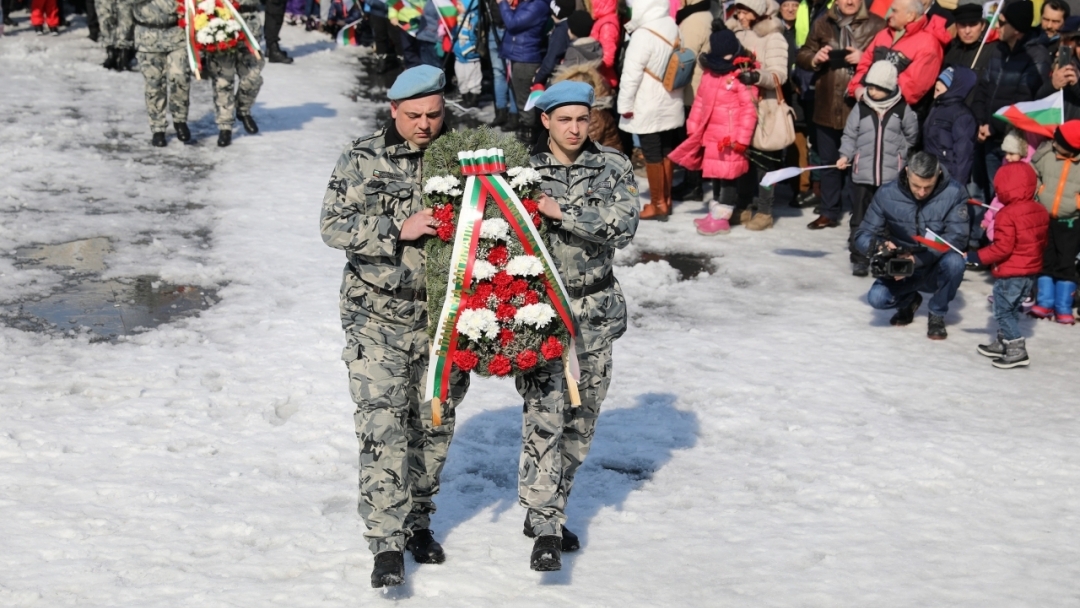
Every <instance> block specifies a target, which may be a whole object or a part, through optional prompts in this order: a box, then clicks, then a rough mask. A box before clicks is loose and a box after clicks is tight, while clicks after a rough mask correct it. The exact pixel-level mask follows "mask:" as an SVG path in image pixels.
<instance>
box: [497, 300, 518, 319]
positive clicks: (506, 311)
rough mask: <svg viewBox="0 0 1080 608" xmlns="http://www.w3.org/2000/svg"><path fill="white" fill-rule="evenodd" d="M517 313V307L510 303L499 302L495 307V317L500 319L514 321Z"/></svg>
mask: <svg viewBox="0 0 1080 608" xmlns="http://www.w3.org/2000/svg"><path fill="white" fill-rule="evenodd" d="M516 314H517V309H516V308H514V307H513V306H511V305H510V304H499V307H498V308H496V309H495V318H497V319H498V320H500V321H513V320H514V315H516Z"/></svg>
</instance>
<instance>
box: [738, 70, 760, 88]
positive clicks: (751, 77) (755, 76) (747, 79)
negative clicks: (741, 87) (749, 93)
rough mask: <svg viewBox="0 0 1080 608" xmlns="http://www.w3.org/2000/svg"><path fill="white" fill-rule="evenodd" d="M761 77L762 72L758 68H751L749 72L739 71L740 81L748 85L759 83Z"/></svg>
mask: <svg viewBox="0 0 1080 608" xmlns="http://www.w3.org/2000/svg"><path fill="white" fill-rule="evenodd" d="M760 78H761V74H760V73H758V72H757V71H756V70H750V71H749V72H739V82H741V83H743V84H745V85H746V86H750V85H754V84H757V83H758V80H759V79H760Z"/></svg>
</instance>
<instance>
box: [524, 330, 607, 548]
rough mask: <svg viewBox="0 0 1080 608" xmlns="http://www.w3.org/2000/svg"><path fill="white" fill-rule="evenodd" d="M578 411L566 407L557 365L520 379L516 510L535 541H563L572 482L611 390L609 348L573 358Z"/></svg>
mask: <svg viewBox="0 0 1080 608" xmlns="http://www.w3.org/2000/svg"><path fill="white" fill-rule="evenodd" d="M578 364H579V366H580V368H581V381H580V382H579V383H578V391H579V392H580V394H581V405H579V406H578V407H572V406H571V405H570V397H569V393H567V392H566V390H565V378H564V376H563V370H562V363H561V362H559V363H557V364H556V363H555V362H552V363H550V364H548V365H547V366H546V367H544V368H542V369H540V370H538V371H537V372H535V373H533V374H528V375H526V376H519V377H518V379H517V389H518V393H519V394H520V395H521V396H522V397H523V398H524V399H525V407H524V411H523V419H522V425H521V460H520V463H519V466H518V504H520V505H521V506H523V507H525V508H526V509H528V519H529V523H530V525H531V526H532V529H533V531H534V532H535V533H536V534H537V535H556V536H562V525H563V524H564V523H565V522H566V503H567V501H568V500H569V498H570V491H571V490H572V489H573V485H574V477H575V476H576V475H577V471H578V469H579V468H580V467H581V464H582V463H583V462H584V461H585V457H586V456H587V455H588V454H589V448H590V447H591V445H592V439H593V435H595V433H596V420H597V418H599V416H600V405H601V404H602V403H603V402H604V398H605V397H607V390H608V386H609V385H610V384H611V345H610V344H608V345H606V346H604V347H602V348H600V349H597V350H595V351H591V352H588V353H585V354H580V355H579V356H578Z"/></svg>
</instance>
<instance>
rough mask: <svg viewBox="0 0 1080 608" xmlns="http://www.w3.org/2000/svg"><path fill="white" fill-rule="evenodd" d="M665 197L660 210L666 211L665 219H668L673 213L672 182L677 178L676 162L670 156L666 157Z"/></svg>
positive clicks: (664, 164)
mask: <svg viewBox="0 0 1080 608" xmlns="http://www.w3.org/2000/svg"><path fill="white" fill-rule="evenodd" d="M663 166H664V199H663V201H661V204H660V211H662V212H663V213H664V219H663V221H667V216H669V215H671V188H672V182H673V181H674V179H675V163H673V162H671V159H670V158H667V157H664V163H663Z"/></svg>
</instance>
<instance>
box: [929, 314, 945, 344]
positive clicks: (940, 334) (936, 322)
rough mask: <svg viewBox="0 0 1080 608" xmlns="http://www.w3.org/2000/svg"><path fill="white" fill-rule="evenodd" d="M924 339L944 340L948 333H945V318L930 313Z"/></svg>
mask: <svg viewBox="0 0 1080 608" xmlns="http://www.w3.org/2000/svg"><path fill="white" fill-rule="evenodd" d="M926 337H927V338H930V339H931V340H944V339H945V338H948V337H949V333H948V332H947V331H945V317H942V316H940V315H935V314H934V313H930V318H929V320H928V321H927V323H926Z"/></svg>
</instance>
